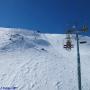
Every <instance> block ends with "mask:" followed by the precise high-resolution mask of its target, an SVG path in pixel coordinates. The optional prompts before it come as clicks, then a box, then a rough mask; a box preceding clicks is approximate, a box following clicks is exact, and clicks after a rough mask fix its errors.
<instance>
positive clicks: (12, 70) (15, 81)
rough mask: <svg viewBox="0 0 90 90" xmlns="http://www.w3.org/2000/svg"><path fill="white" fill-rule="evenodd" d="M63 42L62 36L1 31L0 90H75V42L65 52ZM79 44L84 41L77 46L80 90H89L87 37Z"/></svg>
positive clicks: (89, 45)
mask: <svg viewBox="0 0 90 90" xmlns="http://www.w3.org/2000/svg"><path fill="white" fill-rule="evenodd" d="M64 39H65V35H64V34H43V33H38V32H36V31H32V30H31V31H30V30H21V29H11V28H0V88H5V87H9V88H11V87H16V89H14V90H78V83H77V82H78V81H77V53H76V41H75V39H73V44H74V48H73V49H72V50H71V51H67V50H65V49H64V48H63V43H64ZM80 40H81V41H82V40H86V41H87V43H86V44H82V45H80V54H81V70H82V72H81V73H82V90H90V37H88V36H80ZM0 90H2V89H0ZM10 90H11V89H10Z"/></svg>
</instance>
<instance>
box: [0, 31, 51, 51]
mask: <svg viewBox="0 0 90 90" xmlns="http://www.w3.org/2000/svg"><path fill="white" fill-rule="evenodd" d="M4 32H5V31H4ZM11 32H12V33H11ZM7 35H8V39H7V38H6V42H4V45H2V47H0V51H5V52H6V51H12V50H17V49H19V50H20V49H29V48H35V47H37V46H38V45H40V46H49V45H50V43H49V42H48V41H46V40H44V39H41V38H40V35H39V33H37V34H36V33H35V35H34V34H31V33H30V35H29V34H28V36H25V35H24V33H20V31H19V32H18V31H17V32H15V31H10V33H9V34H7ZM7 42H8V43H7Z"/></svg>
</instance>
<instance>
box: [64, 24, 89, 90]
mask: <svg viewBox="0 0 90 90" xmlns="http://www.w3.org/2000/svg"><path fill="white" fill-rule="evenodd" d="M87 31H88V28H87V26H86V25H84V26H83V28H81V29H80V30H79V29H77V28H76V27H75V26H74V28H71V29H69V30H67V33H68V35H69V36H70V34H76V41H77V75H78V90H82V84H81V62H80V51H79V34H80V33H81V32H87ZM67 33H66V34H67ZM67 41H68V40H67ZM84 42H85V43H86V41H83V42H81V43H84ZM66 45H67V42H66ZM71 45H72V44H71ZM67 48H68V47H67Z"/></svg>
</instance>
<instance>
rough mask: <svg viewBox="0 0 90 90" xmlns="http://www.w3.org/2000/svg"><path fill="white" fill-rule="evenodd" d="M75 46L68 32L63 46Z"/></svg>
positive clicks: (68, 47)
mask: <svg viewBox="0 0 90 90" xmlns="http://www.w3.org/2000/svg"><path fill="white" fill-rule="evenodd" d="M73 47H74V45H73V44H72V40H71V37H70V34H67V35H66V38H65V40H64V44H63V48H65V49H66V50H71V48H73Z"/></svg>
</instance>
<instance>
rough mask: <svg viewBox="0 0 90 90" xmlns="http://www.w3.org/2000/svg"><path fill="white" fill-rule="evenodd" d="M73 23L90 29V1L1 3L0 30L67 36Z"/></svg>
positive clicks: (10, 0)
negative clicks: (63, 34) (87, 26)
mask: <svg viewBox="0 0 90 90" xmlns="http://www.w3.org/2000/svg"><path fill="white" fill-rule="evenodd" d="M72 24H77V25H82V24H88V25H89V26H90V0H0V27H12V28H13V27H15V28H27V29H34V30H40V31H41V32H49V33H64V31H65V29H66V28H67V27H68V26H70V25H72ZM89 32H90V31H89ZM89 34H90V33H89Z"/></svg>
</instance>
